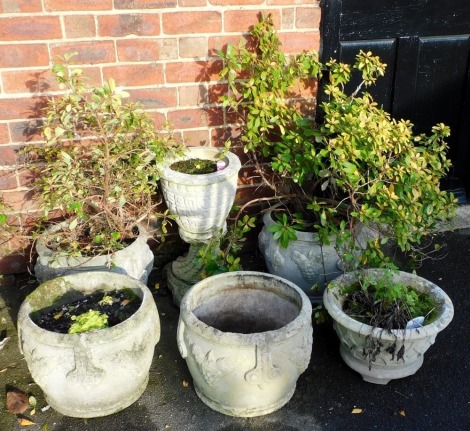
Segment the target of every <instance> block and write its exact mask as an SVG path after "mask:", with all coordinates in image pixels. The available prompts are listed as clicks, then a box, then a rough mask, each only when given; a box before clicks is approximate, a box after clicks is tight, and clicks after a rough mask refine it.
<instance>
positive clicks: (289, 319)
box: [178, 271, 312, 417]
mask: <svg viewBox="0 0 470 431" xmlns="http://www.w3.org/2000/svg"><path fill="white" fill-rule="evenodd" d="M311 313H312V306H311V304H310V301H309V300H308V298H307V296H306V295H305V294H304V293H303V292H302V290H300V289H299V288H298V287H297V286H295V285H294V284H292V283H290V282H289V281H287V280H284V279H282V278H280V277H276V276H273V275H269V274H265V273H260V272H250V271H247V272H231V273H225V274H219V275H215V276H213V277H209V278H207V279H204V280H202V281H200V282H199V283H197V284H196V285H194V286H193V287H192V289H190V290H189V292H188V293H187V294H186V295H185V297H184V298H183V301H182V302H181V307H180V319H179V324H178V347H179V350H180V352H181V355H182V356H183V358H185V359H186V363H187V365H188V368H189V371H190V372H191V375H192V377H193V382H194V387H195V389H196V393H197V395H198V396H199V398H201V400H202V401H203V402H204V403H205V404H207V405H208V406H209V407H211V408H212V409H214V410H217V411H219V412H221V413H224V414H227V415H231V416H245V417H250V416H259V415H264V414H267V413H271V412H273V411H275V410H277V409H279V408H281V407H282V406H283V405H285V404H286V403H287V402H288V401H289V400H290V398H291V397H292V395H293V394H294V390H295V386H296V382H297V379H298V377H299V376H300V374H301V373H302V372H303V371H305V369H306V368H307V366H308V363H309V361H310V354H311V349H312V323H311V321H312V316H311Z"/></svg>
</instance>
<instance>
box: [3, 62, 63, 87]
mask: <svg viewBox="0 0 470 431" xmlns="http://www.w3.org/2000/svg"><path fill="white" fill-rule="evenodd" d="M1 75H2V81H3V89H4V91H5V93H24V92H26V91H27V92H29V93H38V92H46V91H50V90H58V89H59V87H58V85H57V84H56V81H55V77H54V75H53V74H52V72H51V70H50V69H49V68H48V69H36V70H32V69H29V70H21V69H20V70H16V71H11V72H3V73H2V74H1Z"/></svg>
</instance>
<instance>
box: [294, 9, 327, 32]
mask: <svg viewBox="0 0 470 431" xmlns="http://www.w3.org/2000/svg"><path fill="white" fill-rule="evenodd" d="M320 18H321V11H320V8H318V7H316V8H311V7H310V8H306V7H299V8H297V13H296V20H295V25H296V27H297V28H319V27H320Z"/></svg>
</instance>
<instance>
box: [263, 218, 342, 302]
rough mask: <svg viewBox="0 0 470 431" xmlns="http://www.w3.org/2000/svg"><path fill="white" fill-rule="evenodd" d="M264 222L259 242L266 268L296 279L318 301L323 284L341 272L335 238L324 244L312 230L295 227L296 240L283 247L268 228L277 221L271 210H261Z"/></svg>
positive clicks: (321, 294) (312, 298) (282, 275)
mask: <svg viewBox="0 0 470 431" xmlns="http://www.w3.org/2000/svg"><path fill="white" fill-rule="evenodd" d="M263 222H264V226H263V228H262V230H261V232H260V234H259V236H258V245H259V248H260V250H261V253H262V254H263V256H264V260H265V263H266V268H267V269H268V272H269V273H270V274H274V275H278V276H279V277H283V278H286V279H287V280H289V281H291V282H292V283H295V284H296V285H297V286H299V287H300V288H301V289H302V290H303V291H304V292H305V293H306V294H307V296H308V297H309V298H310V299H311V300H312V302H321V300H322V297H323V291H324V289H325V286H326V285H327V284H328V282H330V281H331V280H333V279H334V278H336V277H337V276H338V275H340V274H341V272H342V271H341V269H340V268H341V258H340V257H339V255H338V253H337V251H336V249H335V241H334V240H332V242H331V244H330V245H324V244H322V243H321V242H320V240H319V239H318V236H317V235H316V234H315V233H313V232H301V231H297V232H296V235H297V240H293V241H289V245H288V247H287V248H282V247H281V245H280V243H279V241H278V240H276V239H275V238H274V235H273V233H272V232H270V231H269V230H268V228H269V227H270V226H272V225H274V224H275V223H276V222H275V221H274V220H273V218H272V215H271V211H267V212H265V213H264V215H263ZM314 286H315V287H314Z"/></svg>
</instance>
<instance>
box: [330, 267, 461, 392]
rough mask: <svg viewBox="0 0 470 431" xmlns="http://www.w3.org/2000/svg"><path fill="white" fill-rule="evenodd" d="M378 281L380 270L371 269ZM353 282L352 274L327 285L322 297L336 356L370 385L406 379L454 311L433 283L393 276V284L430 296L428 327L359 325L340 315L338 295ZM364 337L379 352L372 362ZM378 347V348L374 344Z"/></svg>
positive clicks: (341, 300)
mask: <svg viewBox="0 0 470 431" xmlns="http://www.w3.org/2000/svg"><path fill="white" fill-rule="evenodd" d="M368 271H369V272H371V273H374V274H376V276H377V277H380V274H381V272H382V271H383V270H380V269H371V270H368ZM356 281H357V275H356V274H355V273H347V274H345V275H343V276H340V277H338V278H337V279H336V280H334V281H333V282H332V283H331V285H330V286H331V287H329V288H327V289H326V290H325V293H324V304H325V308H326V310H327V311H328V313H329V314H330V316H331V317H332V319H333V321H334V323H333V326H334V329H335V331H336V333H337V334H338V337H339V339H340V353H341V356H342V358H343V360H344V362H346V364H347V365H348V366H349V367H350V368H352V369H353V370H355V371H357V372H358V373H360V374H361V376H362V378H363V379H364V380H365V381H367V382H370V383H376V384H387V383H388V382H389V381H390V380H393V379H399V378H402V377H407V376H410V375H412V374H414V373H416V371H418V369H419V368H420V367H421V366H422V364H423V360H424V353H425V352H426V351H427V350H428V349H429V347H431V345H432V344H434V341H435V339H436V336H437V334H438V333H439V332H440V331H442V330H443V329H444V328H446V327H447V325H449V323H450V322H451V320H452V318H453V316H454V307H453V305H452V302H451V300H450V298H449V297H448V296H447V294H446V293H445V292H444V291H443V290H442V289H441V288H439V287H438V286H436V285H435V284H434V283H432V282H430V281H428V280H426V279H424V278H422V277H419V276H417V275H415V274H410V273H406V272H397V273H394V275H393V281H394V282H400V283H401V284H403V285H405V286H409V287H411V288H413V289H415V290H417V291H419V292H425V293H427V294H428V295H431V296H432V297H433V299H434V301H435V302H436V303H437V307H438V316H437V318H436V319H435V320H433V321H432V322H431V323H429V324H425V325H424V326H422V327H419V328H414V329H403V330H392V331H391V332H388V331H386V330H385V329H383V328H372V326H369V325H366V324H364V323H361V322H359V321H357V320H355V319H353V318H352V317H349V316H348V315H347V314H346V313H344V312H343V303H344V300H345V297H344V296H343V295H341V294H340V291H341V289H342V288H344V287H345V286H350V285H352V284H354V283H355V282H356ZM367 337H372V340H373V342H375V345H376V346H380V348H379V349H378V350H377V351H376V352H374V355H375V353H377V355H376V356H375V358H374V360H373V361H371V362H369V358H368V357H367V356H365V355H364V347H365V346H366V343H367V341H368V340H367ZM378 343H380V344H378Z"/></svg>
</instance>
